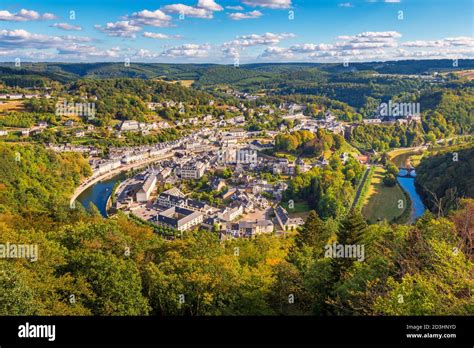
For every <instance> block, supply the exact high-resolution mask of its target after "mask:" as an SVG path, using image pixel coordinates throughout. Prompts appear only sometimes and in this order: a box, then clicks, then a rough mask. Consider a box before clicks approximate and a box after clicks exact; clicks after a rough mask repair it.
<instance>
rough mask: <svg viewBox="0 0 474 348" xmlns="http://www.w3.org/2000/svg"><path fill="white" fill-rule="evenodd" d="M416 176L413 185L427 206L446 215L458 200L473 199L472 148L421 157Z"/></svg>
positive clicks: (473, 161)
mask: <svg viewBox="0 0 474 348" xmlns="http://www.w3.org/2000/svg"><path fill="white" fill-rule="evenodd" d="M416 173H417V176H416V179H415V184H416V186H417V188H418V189H419V190H418V191H419V192H420V195H421V197H422V199H423V201H424V203H425V204H426V205H427V207H428V208H430V209H431V210H433V211H435V212H437V213H440V214H442V213H447V212H448V211H449V210H450V209H453V208H456V207H457V205H458V199H459V198H460V197H469V198H473V197H474V148H473V147H471V148H467V149H461V148H460V149H458V150H457V149H456V148H453V149H450V150H449V152H446V153H441V154H437V155H435V156H432V157H424V158H423V160H422V161H421V163H420V164H419V166H418V167H417V168H416Z"/></svg>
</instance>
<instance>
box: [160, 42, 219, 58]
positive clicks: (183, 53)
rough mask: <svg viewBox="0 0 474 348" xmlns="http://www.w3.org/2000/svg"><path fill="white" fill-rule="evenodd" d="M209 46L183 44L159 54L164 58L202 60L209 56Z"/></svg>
mask: <svg viewBox="0 0 474 348" xmlns="http://www.w3.org/2000/svg"><path fill="white" fill-rule="evenodd" d="M210 49H211V46H210V45H208V44H203V45H198V44H185V45H181V46H174V47H170V48H168V49H166V50H165V51H163V52H162V53H161V55H162V56H164V57H173V58H202V57H207V56H208V55H209V50H210Z"/></svg>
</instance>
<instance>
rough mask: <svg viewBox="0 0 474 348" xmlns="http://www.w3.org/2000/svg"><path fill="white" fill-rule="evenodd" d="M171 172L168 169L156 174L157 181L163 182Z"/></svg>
mask: <svg viewBox="0 0 474 348" xmlns="http://www.w3.org/2000/svg"><path fill="white" fill-rule="evenodd" d="M172 171H173V170H172V169H171V168H170V167H166V168H164V169H163V170H162V171H161V172H160V173H159V174H158V180H160V181H165V179H166V178H167V177H169V176H170V175H171V172H172Z"/></svg>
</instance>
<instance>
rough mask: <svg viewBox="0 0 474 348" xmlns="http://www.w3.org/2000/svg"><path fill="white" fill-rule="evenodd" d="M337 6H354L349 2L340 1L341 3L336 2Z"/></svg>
mask: <svg viewBox="0 0 474 348" xmlns="http://www.w3.org/2000/svg"><path fill="white" fill-rule="evenodd" d="M337 6H339V7H354V5H352V4H351V3H350V2H341V3H339V4H337Z"/></svg>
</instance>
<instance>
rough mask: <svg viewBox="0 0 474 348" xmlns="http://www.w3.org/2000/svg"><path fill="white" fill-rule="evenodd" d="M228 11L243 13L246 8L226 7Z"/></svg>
mask: <svg viewBox="0 0 474 348" xmlns="http://www.w3.org/2000/svg"><path fill="white" fill-rule="evenodd" d="M225 8H226V9H227V10H233V11H243V10H244V8H243V7H242V6H226V7H225Z"/></svg>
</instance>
